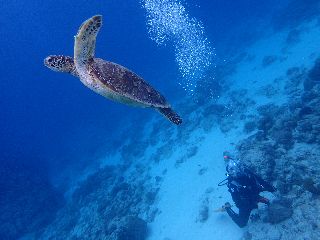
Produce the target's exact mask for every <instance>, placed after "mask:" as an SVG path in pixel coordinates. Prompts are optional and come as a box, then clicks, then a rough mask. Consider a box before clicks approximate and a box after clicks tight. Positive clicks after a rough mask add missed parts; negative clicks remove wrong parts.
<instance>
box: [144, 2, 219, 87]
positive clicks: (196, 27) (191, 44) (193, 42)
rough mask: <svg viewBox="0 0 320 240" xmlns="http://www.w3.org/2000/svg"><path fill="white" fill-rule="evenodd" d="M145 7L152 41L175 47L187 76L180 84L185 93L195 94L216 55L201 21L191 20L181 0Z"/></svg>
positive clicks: (146, 5)
mask: <svg viewBox="0 0 320 240" xmlns="http://www.w3.org/2000/svg"><path fill="white" fill-rule="evenodd" d="M142 6H143V8H144V9H145V10H146V12H147V27H148V32H149V35H150V38H151V39H152V40H153V41H155V42H156V43H157V44H158V45H163V44H167V43H169V44H172V45H173V46H174V48H175V59H176V62H177V64H178V67H179V71H180V73H181V75H182V77H183V78H182V79H183V81H182V82H181V83H180V84H181V86H182V87H183V88H184V89H185V90H188V91H193V90H194V89H195V87H196V84H197V80H199V79H201V78H202V77H203V75H204V73H205V70H206V69H207V68H208V67H209V66H210V65H211V63H212V58H213V55H214V53H213V49H212V48H211V47H210V42H209V40H208V39H207V38H206V37H205V33H204V28H203V26H202V24H201V22H199V21H197V20H196V19H195V18H191V17H190V16H189V15H188V13H187V11H186V9H185V7H184V6H183V5H182V3H181V2H179V1H177V0H142Z"/></svg>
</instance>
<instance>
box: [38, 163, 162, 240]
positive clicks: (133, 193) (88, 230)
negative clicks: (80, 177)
mask: <svg viewBox="0 0 320 240" xmlns="http://www.w3.org/2000/svg"><path fill="white" fill-rule="evenodd" d="M121 170H122V168H121V167H120V166H106V167H104V168H102V169H100V170H99V171H97V172H96V173H94V174H92V175H90V176H88V178H87V179H86V180H85V181H84V182H82V183H80V184H79V187H78V188H77V189H76V190H75V191H74V193H73V195H72V199H71V201H70V202H69V203H68V205H67V206H66V207H65V208H64V209H62V210H61V211H59V213H58V216H57V218H56V220H55V221H54V222H53V224H51V225H50V226H49V227H48V228H47V229H46V230H45V231H44V232H43V233H42V235H41V238H42V239H52V238H55V237H56V236H59V237H60V238H61V239H74V238H75V239H77V238H79V237H81V238H82V239H84V238H85V239H108V240H111V239H114V240H125V239H134V240H143V239H145V238H146V236H147V222H150V221H153V218H154V217H155V215H156V213H157V209H155V208H152V205H153V203H154V201H155V199H156V196H157V192H158V189H156V188H155V189H154V188H153V187H152V186H151V185H148V183H146V179H148V177H147V176H145V177H142V178H138V179H137V177H136V176H137V175H135V174H138V171H139V169H138V170H137V171H136V172H135V173H133V176H132V177H135V178H136V179H137V180H136V181H129V179H128V177H127V178H124V177H123V175H122V174H121ZM142 171H143V169H142ZM143 172H144V171H143ZM126 179H127V181H126Z"/></svg>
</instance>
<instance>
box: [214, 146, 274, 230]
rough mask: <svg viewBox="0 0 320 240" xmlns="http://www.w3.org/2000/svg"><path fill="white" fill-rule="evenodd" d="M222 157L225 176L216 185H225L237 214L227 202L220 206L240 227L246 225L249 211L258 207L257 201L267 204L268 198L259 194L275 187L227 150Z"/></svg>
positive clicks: (272, 190)
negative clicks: (224, 164)
mask: <svg viewBox="0 0 320 240" xmlns="http://www.w3.org/2000/svg"><path fill="white" fill-rule="evenodd" d="M223 158H224V160H225V161H226V164H227V166H226V171H227V174H226V175H227V178H226V179H224V180H223V181H221V182H220V183H219V184H218V186H222V185H227V187H228V190H229V192H230V193H231V196H232V200H233V201H234V203H235V205H236V206H237V208H238V209H239V214H237V213H235V212H234V211H233V210H232V208H231V204H230V203H228V202H227V203H225V205H224V206H222V209H223V210H225V211H226V212H227V213H228V215H229V216H230V217H231V218H232V220H233V221H234V222H235V223H236V224H237V225H238V226H239V227H241V228H242V227H245V226H246V225H247V223H248V220H249V217H250V213H251V211H252V210H253V209H255V208H258V203H259V202H261V203H265V204H267V205H269V200H268V199H267V198H264V197H262V196H260V195H259V194H260V193H261V192H263V191H268V192H275V191H276V188H275V187H274V186H272V185H271V184H269V183H268V182H266V181H264V180H263V179H262V178H260V177H259V176H257V175H256V174H254V173H253V172H251V171H250V170H249V169H248V168H247V167H246V166H245V165H244V164H242V163H241V162H240V161H239V160H235V159H233V158H232V157H231V155H230V153H229V152H227V151H225V152H224V153H223Z"/></svg>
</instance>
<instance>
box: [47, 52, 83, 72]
mask: <svg viewBox="0 0 320 240" xmlns="http://www.w3.org/2000/svg"><path fill="white" fill-rule="evenodd" d="M44 65H45V66H46V67H48V68H50V69H51V70H53V71H56V72H66V73H70V74H72V75H74V76H78V75H77V71H76V68H75V65H74V62H73V58H72V57H68V56H61V55H50V56H48V57H46V58H45V59H44Z"/></svg>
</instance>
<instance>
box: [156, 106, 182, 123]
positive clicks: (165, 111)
mask: <svg viewBox="0 0 320 240" xmlns="http://www.w3.org/2000/svg"><path fill="white" fill-rule="evenodd" d="M157 110H158V111H159V112H160V113H161V114H162V115H164V116H165V117H166V118H167V119H169V120H170V121H171V122H173V123H174V124H176V125H179V124H181V123H182V119H181V117H180V116H179V115H178V114H177V113H175V112H174V111H173V110H172V108H160V107H159V108H157Z"/></svg>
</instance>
